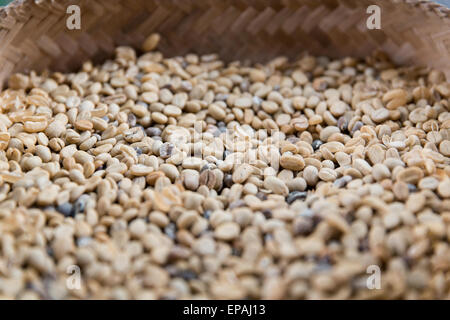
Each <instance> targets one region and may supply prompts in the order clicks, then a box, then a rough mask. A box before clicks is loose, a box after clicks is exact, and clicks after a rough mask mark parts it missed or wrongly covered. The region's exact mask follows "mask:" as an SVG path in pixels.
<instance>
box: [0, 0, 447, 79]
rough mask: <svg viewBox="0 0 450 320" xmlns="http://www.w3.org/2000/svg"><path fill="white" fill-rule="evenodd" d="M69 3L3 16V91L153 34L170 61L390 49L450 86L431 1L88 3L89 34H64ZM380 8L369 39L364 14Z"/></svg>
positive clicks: (443, 40) (440, 17)
mask: <svg viewBox="0 0 450 320" xmlns="http://www.w3.org/2000/svg"><path fill="white" fill-rule="evenodd" d="M70 4H72V1H70V0H59V1H50V0H40V1H32V0H22V1H14V2H13V3H12V4H11V5H9V6H8V7H6V8H3V9H0V87H1V85H2V84H3V83H4V80H5V79H7V77H8V76H9V75H10V74H11V73H12V72H26V71H29V70H31V69H34V70H37V71H41V70H44V69H51V70H57V71H68V70H73V69H74V68H76V67H79V66H80V64H81V63H82V61H84V60H86V59H93V60H95V61H98V60H99V59H104V58H106V57H109V56H111V54H112V52H113V50H114V47H115V46H116V45H132V46H134V47H136V48H139V46H140V44H141V43H142V41H143V40H144V39H145V38H146V37H147V36H148V35H149V34H151V33H152V32H159V33H161V35H162V39H163V40H162V42H161V44H160V50H161V51H163V53H164V54H166V55H169V56H171V55H179V54H184V53H187V52H197V53H211V52H216V53H218V54H220V55H221V57H223V58H224V59H225V60H229V61H230V60H235V59H252V60H255V61H264V60H268V59H270V58H273V57H274V56H276V55H284V56H288V57H290V58H295V57H297V56H299V55H300V54H302V53H303V52H305V51H306V52H309V53H312V54H317V55H328V56H331V57H342V56H347V55H352V56H359V57H362V56H367V55H370V54H372V53H373V51H375V50H378V49H382V50H384V51H386V53H387V54H388V55H389V56H390V57H391V58H392V59H393V60H394V61H395V62H397V63H402V64H412V65H423V66H429V67H434V68H439V69H441V70H444V71H445V72H446V73H447V75H448V76H450V10H449V9H447V8H445V7H443V6H440V5H438V4H436V3H433V2H430V1H423V0H370V1H368V0H322V1H318V0H283V1H279V0H164V1H162V0H133V1H131V0H96V1H88V0H80V1H79V2H77V4H78V5H79V6H80V8H81V19H82V22H81V30H73V31H72V30H68V29H67V28H66V19H67V17H68V15H67V14H66V8H67V6H69V5H70ZM371 4H377V5H379V6H380V7H381V8H382V29H381V30H368V29H367V27H366V19H367V18H368V14H367V13H366V8H367V7H368V6H369V5H371Z"/></svg>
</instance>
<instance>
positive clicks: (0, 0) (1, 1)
mask: <svg viewBox="0 0 450 320" xmlns="http://www.w3.org/2000/svg"><path fill="white" fill-rule="evenodd" d="M10 2H12V0H0V7H1V6H5V5H7V4H8V3H10ZM435 2H438V3H440V4H443V5H446V6H447V7H449V8H450V0H435Z"/></svg>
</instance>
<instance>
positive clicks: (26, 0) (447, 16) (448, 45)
mask: <svg viewBox="0 0 450 320" xmlns="http://www.w3.org/2000/svg"><path fill="white" fill-rule="evenodd" d="M90 1H93V0H90ZM90 1H89V0H79V1H77V2H74V3H73V2H71V1H69V0H14V1H12V2H11V3H9V4H8V5H7V6H6V7H2V8H0V43H1V42H2V38H7V37H8V36H10V38H12V37H15V36H17V35H20V36H21V37H22V38H25V39H26V40H30V41H29V42H31V43H27V44H26V45H25V44H22V43H19V44H18V45H16V47H13V48H12V49H11V48H9V47H11V46H13V44H11V43H10V42H6V43H7V45H6V46H4V47H6V48H2V45H0V89H1V88H2V87H3V82H4V81H5V80H6V79H7V78H8V77H9V75H10V74H12V73H13V72H24V71H30V70H34V68H33V67H36V66H39V65H40V64H39V63H38V62H37V61H38V60H43V61H44V60H45V62H46V63H47V65H45V69H50V70H52V71H61V70H59V69H60V68H58V67H56V68H55V69H56V70H54V69H53V68H52V67H53V65H52V67H48V64H50V62H49V61H50V60H51V63H52V64H53V63H58V62H59V57H56V56H52V55H50V56H43V55H45V54H47V55H48V53H47V52H43V53H42V50H41V47H39V45H36V43H35V42H37V41H36V40H35V39H27V38H26V36H24V35H23V33H24V32H23V31H22V30H21V28H22V27H23V26H24V25H26V24H27V23H28V22H29V21H30V20H32V18H33V14H36V13H35V12H34V11H36V10H34V9H36V7H39V8H44V9H43V10H42V11H45V12H44V13H42V12H38V13H37V14H40V15H41V16H43V17H40V19H45V18H47V17H49V16H51V15H52V14H55V15H57V16H58V18H61V17H62V16H63V15H65V14H66V12H65V9H66V8H65V6H67V5H69V4H77V5H78V4H80V5H85V6H92V7H95V6H104V7H108V10H109V9H110V7H113V6H114V5H115V4H119V5H120V4H121V5H123V3H126V4H127V5H129V6H130V7H133V5H135V4H136V3H138V2H140V3H142V1H144V0H139V1H137V0H128V1H129V2H127V1H124V0H113V1H109V0H108V1H107V0H102V1H96V0H95V1H93V2H90ZM347 2H348V5H347ZM147 3H152V4H155V7H158V6H161V7H166V8H167V7H169V8H170V6H172V7H177V6H178V7H180V8H177V9H179V11H180V12H181V13H186V12H187V11H188V10H190V8H191V7H194V8H201V9H202V10H205V11H207V10H208V8H210V7H213V6H215V7H217V8H219V9H223V8H226V6H227V5H231V6H235V7H237V8H238V9H240V10H241V11H242V12H241V16H245V14H247V11H246V10H245V9H246V7H245V6H248V7H252V6H254V7H255V8H258V10H260V11H258V12H259V13H261V12H262V14H263V13H264V10H263V9H261V8H262V7H264V6H265V5H267V7H268V8H275V9H276V10H279V11H282V9H283V8H285V7H286V8H287V7H289V6H294V5H297V6H298V7H300V6H303V5H306V6H310V7H312V8H315V7H314V6H320V5H321V4H324V3H325V4H324V5H326V6H332V5H333V4H334V3H337V4H339V5H342V6H347V7H350V8H351V7H352V5H353V6H356V5H355V3H357V4H358V5H359V7H363V6H365V5H367V4H383V5H390V6H394V5H404V6H406V7H407V8H408V9H409V10H411V11H412V12H416V13H417V12H419V13H420V14H421V15H423V17H426V18H427V19H433V22H434V24H435V25H434V26H433V28H434V29H433V30H427V32H428V33H427V34H425V33H423V34H422V35H423V36H424V37H428V38H430V39H431V40H430V41H431V42H432V41H433V40H434V38H438V39H439V41H440V43H439V44H433V45H434V46H436V47H438V48H439V50H441V52H432V54H433V57H430V60H439V63H441V64H442V61H444V64H445V70H443V71H444V72H445V73H446V74H447V78H448V79H450V8H448V7H446V6H444V5H442V4H440V3H437V2H434V1H432V0H373V1H369V0H279V1H275V0H149V1H148V2H145V5H144V6H149V5H147ZM330 3H331V5H330ZM239 6H240V7H239ZM406 7H405V8H406ZM29 8H31V9H30V10H28V9H29ZM205 8H206V9H205ZM402 8H404V7H402ZM27 10H28V11H27ZM132 10H133V8H132ZM134 10H136V9H135V8H134ZM414 10H417V11H414ZM147 11H149V12H148V13H149V15H150V13H151V9H148V10H147ZM316 11H317V10H316ZM316 11H314V10H313V9H311V12H312V14H317V17H319V18H323V16H324V15H322V16H321V15H320V14H321V12H316ZM44 14H47V16H44ZM133 14H135V15H136V12H135V11H133ZM186 15H189V13H187V14H186ZM205 15H206V14H205ZM241 16H240V17H239V18H241ZM152 17H153V15H152ZM325 17H326V18H327V17H328V16H326V15H325ZM406 17H407V14H405V15H404V17H402V19H403V20H407V18H406ZM101 18H102V19H103V17H101ZM201 18H203V16H201ZM244 18H245V17H244ZM257 18H259V17H257ZM394 18H395V17H394ZM249 19H250V21H249V22H248V23H253V22H254V21H252V20H251V19H252V16H250V17H249ZM254 19H255V20H256V18H254ZM390 19H391V20H392V19H393V18H392V16H391V17H390ZM411 19H413V18H411ZM437 19H439V23H442V26H443V29H444V30H439V27H436V23H437V22H436V21H437ZM191 20H192V19H191ZM191 20H189V23H191V25H188V27H194V28H195V27H198V25H197V24H195V23H193V22H192V21H191ZM309 20H311V19H309ZM181 21H182V22H183V21H184V20H182V19H181ZM409 22H410V21H405V23H409ZM58 23H62V22H61V21H59V22H58ZM112 23H115V21H112ZM120 23H121V22H120V21H119V22H117V24H118V25H119V24H120ZM208 23H210V21H208ZM309 23H312V24H318V23H320V22H316V21H314V22H311V21H309ZM395 23H399V22H398V21H395ZM400 23H401V22H400ZM280 24H281V22H280ZM153 27H154V29H158V27H159V26H158V25H154V26H153ZM206 27H210V26H209V25H207V26H206ZM283 27H284V26H283ZM425 27H426V26H425ZM447 27H448V29H447ZM55 28H60V30H59V31H61V30H62V29H61V26H56V27H55ZM126 28H128V25H127V26H126ZM28 29H29V30H28V31H29V32H30V33H31V36H30V35H28V36H29V37H32V36H33V35H35V36H36V38H37V37H41V36H42V34H39V32H40V30H34V29H31V28H28ZM110 29H112V30H115V29H113V28H110ZM47 30H48V31H49V34H50V35H49V36H48V37H47V38H49V39H41V40H42V41H44V40H45V41H47V42H48V43H51V44H53V45H54V46H56V47H58V45H59V43H58V41H53V40H54V39H53V38H52V36H55V32H53V30H52V29H51V26H49V27H48V28H47ZM309 31H311V30H309ZM313 31H314V30H313ZM328 31H329V30H328ZM332 31H333V30H332ZM383 31H384V30H383ZM44 32H45V30H44ZM52 32H53V33H52ZM109 32H110V33H111V32H112V31H111V30H109ZM325 32H326V31H325ZM389 32H391V34H388V33H387V35H386V34H385V35H384V36H385V39H384V41H385V42H386V41H390V40H391V38H390V37H392V33H393V32H394V31H392V30H389ZM21 33H22V34H21ZM34 33H37V34H34ZM91 33H92V31H91V30H89V31H88V32H87V34H88V35H91ZM106 33H107V36H111V34H108V32H106ZM292 33H293V35H292V34H291V35H289V36H291V38H294V37H296V34H295V32H292ZM305 33H306V32H305ZM344 34H345V32H344ZM44 35H46V34H44ZM320 35H321V34H320V32H319V36H320ZM114 36H115V35H114ZM114 36H112V42H114V43H113V46H111V38H110V39H106V40H105V41H104V42H105V43H103V46H102V44H100V45H99V47H100V49H103V48H104V47H106V46H108V49H106V51H109V53H111V52H112V48H113V47H114V46H116V45H117V42H118V41H116V40H117V39H116V38H114ZM308 36H309V37H310V38H311V37H313V36H315V34H312V35H310V34H306V35H305V34H303V39H305V37H306V38H307V37H308ZM71 37H72V35H68V36H67V38H71ZM163 37H164V34H163ZM330 37H331V36H330ZM342 37H344V35H343V36H342ZM347 37H351V35H348V36H347ZM374 38H375V42H376V40H377V39H376V37H374ZM80 39H82V40H83V38H80ZM264 39H265V38H263V40H264ZM66 40H67V39H65V40H64V41H66ZM70 40H71V41H72V42H73V41H77V40H78V39H77V38H72V39H70ZM90 40H91V43H90V44H88V45H86V46H91V47H92V46H95V44H92V41H95V40H98V39H95V37H94V39H90ZM103 40H104V39H103V38H102V37H101V36H100V39H99V42H101V41H103ZM120 40H122V39H120ZM141 40H142V39H141ZM320 40H321V39H318V41H319V42H320ZM359 40H361V39H359ZM370 40H373V39H370ZM400 40H401V39H400ZM400 40H399V39H398V38H397V39H393V41H392V42H393V43H392V44H391V43H390V45H391V47H392V48H397V47H395V46H396V45H397V46H398V42H399V41H400ZM428 40H429V39H427V41H428ZM199 41H201V40H199ZM281 41H283V40H281ZM284 41H285V42H287V40H284ZM407 41H411V42H413V41H414V40H411V36H410V37H409V39H408V40H407ZM16 42H20V40H18V41H16ZM335 42H338V41H335ZM423 43H424V44H428V43H427V42H426V41H424V42H423ZM14 44H17V43H14ZM228 44H229V43H228ZM131 45H132V46H133V47H136V45H135V44H134V45H133V44H131ZM226 45H227V43H225V45H224V46H226ZM284 45H286V43H285V44H284ZM333 45H335V46H336V43H333ZM72 46H74V45H73V43H72ZM214 46H215V47H214ZM214 46H213V47H214V48H216V47H218V45H217V44H214ZM342 46H344V45H342ZM36 48H37V49H39V50H40V52H27V50H32V49H36ZM9 49H11V50H9ZM56 49H58V48H56ZM88 49H89V48H88ZM97 49H98V48H97ZM238 49H239V48H238ZM407 49H408V48H406V49H404V48H402V50H403V51H405V50H407ZM413 49H414V48H413ZM8 50H9V51H10V52H8ZM224 50H225V49H224ZM230 50H231V49H230ZM393 50H394V49H392V50H391V51H393ZM430 50H432V49H429V50H428V51H426V53H427V54H429V53H430ZM60 51H61V50H60ZM94 51H95V50H94V49H92V50H91V52H88V53H87V58H89V59H90V58H92V57H93V56H94V54H95V52H94ZM162 51H163V50H162ZM169 51H170V50H169ZM236 51H239V50H236ZM305 51H306V52H308V50H305ZM347 51H348V50H347ZM366 51H367V50H366ZM418 51H419V50H418ZM15 52H17V54H18V55H20V54H22V55H23V56H25V58H28V57H27V55H30V56H31V58H32V59H34V60H33V62H32V63H31V64H30V66H29V67H23V65H24V64H25V63H24V62H23V61H22V59H20V58H17V57H15V56H14V54H15ZM170 52H172V51H170ZM210 52H215V51H213V50H211V51H210ZM442 52H444V53H443V54H442ZM5 53H8V55H7V56H5V57H4V55H5ZM403 53H404V52H399V53H398V54H397V56H401V55H402V54H403ZM39 54H41V56H42V57H40V56H39ZM72 54H73V55H75V58H78V59H79V60H81V58H80V57H79V55H78V54H76V53H72ZM219 54H220V53H219ZM313 54H316V53H314V52H313ZM318 55H322V54H318ZM325 55H326V54H325ZM417 55H419V54H418V53H417ZM360 56H361V55H360ZM443 56H444V57H443ZM221 57H222V55H221ZM25 58H24V59H25ZM41 58H42V59H41ZM243 58H245V57H243ZM8 59H9V60H8ZM46 59H47V60H46ZM424 59H425V58H422V60H424ZM224 60H227V59H226V58H225V59H224ZM394 60H395V59H394ZM5 61H6V62H5ZM2 62H3V63H6V67H5V66H4V65H2ZM39 62H40V61H39ZM394 62H396V63H397V61H394ZM433 63H434V61H433ZM436 63H437V62H436ZM397 64H402V63H397ZM423 64H424V63H423V61H421V63H418V64H417V65H423ZM60 65H63V63H62V62H61V63H60ZM413 65H414V64H413ZM77 66H78V67H79V66H80V64H79V63H78V64H77ZM64 68H66V67H65V66H64ZM2 69H3V70H2ZM68 69H72V70H74V69H75V68H74V67H72V68H68ZM5 70H6V71H5ZM62 71H67V70H62Z"/></svg>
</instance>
